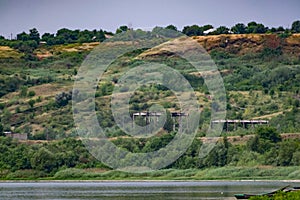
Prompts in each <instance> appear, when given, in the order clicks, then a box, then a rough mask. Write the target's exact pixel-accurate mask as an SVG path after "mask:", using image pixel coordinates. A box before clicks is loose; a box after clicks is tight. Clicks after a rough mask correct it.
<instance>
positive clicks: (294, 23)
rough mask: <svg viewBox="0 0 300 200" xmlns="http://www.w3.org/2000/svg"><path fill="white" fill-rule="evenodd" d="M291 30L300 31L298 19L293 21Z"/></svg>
mask: <svg viewBox="0 0 300 200" xmlns="http://www.w3.org/2000/svg"><path fill="white" fill-rule="evenodd" d="M292 31H293V32H294V33H300V21H299V20H297V21H294V22H293V24H292Z"/></svg>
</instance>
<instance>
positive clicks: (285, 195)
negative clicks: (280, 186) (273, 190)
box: [250, 191, 300, 200]
mask: <svg viewBox="0 0 300 200" xmlns="http://www.w3.org/2000/svg"><path fill="white" fill-rule="evenodd" d="M285 199H300V192H299V191H296V192H278V193H277V194H275V195H274V196H272V197H267V196H258V197H251V198H250V200H285Z"/></svg>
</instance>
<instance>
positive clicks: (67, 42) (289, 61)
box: [0, 21, 300, 179]
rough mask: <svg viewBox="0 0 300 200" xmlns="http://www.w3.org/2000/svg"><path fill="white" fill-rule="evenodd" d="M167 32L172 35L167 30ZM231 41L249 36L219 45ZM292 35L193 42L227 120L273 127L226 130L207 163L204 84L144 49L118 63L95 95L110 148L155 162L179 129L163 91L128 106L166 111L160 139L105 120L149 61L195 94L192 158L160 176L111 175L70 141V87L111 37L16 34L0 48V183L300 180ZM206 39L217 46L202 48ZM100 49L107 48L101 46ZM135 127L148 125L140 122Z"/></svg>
mask: <svg viewBox="0 0 300 200" xmlns="http://www.w3.org/2000/svg"><path fill="white" fill-rule="evenodd" d="M212 28H213V27H212V26H210V25H205V26H203V27H199V26H197V25H194V26H191V27H184V29H183V31H182V32H184V33H186V34H187V35H191V36H198V35H203V34H204V32H205V31H207V30H209V29H212ZM163 29H164V28H159V27H156V28H155V29H154V30H153V33H150V32H145V31H142V30H137V31H133V30H131V29H130V28H128V27H126V26H120V27H119V28H118V29H117V31H116V32H118V33H122V34H123V37H124V38H123V39H124V40H126V41H127V40H128V41H129V40H131V37H132V34H137V35H141V38H147V39H151V40H153V41H158V40H165V39H166V38H163V39H161V38H158V37H157V36H156V34H158V33H159V32H160V31H161V30H163ZM165 29H168V30H173V31H178V30H177V28H176V27H175V26H173V25H169V26H167V27H166V28H165ZM230 31H232V32H233V33H235V34H242V33H246V34H249V35H234V34H228V35H219V34H227V33H230ZM298 32H300V31H299V21H296V22H294V23H293V25H292V27H291V29H284V28H282V27H278V28H274V29H273V28H272V29H269V28H267V27H265V26H264V25H262V24H259V23H255V22H250V23H248V24H247V25H244V24H236V25H235V26H234V27H232V28H231V29H229V28H227V27H223V26H221V27H219V28H217V29H216V30H215V31H213V32H210V33H208V34H209V35H211V34H216V35H218V36H213V37H212V36H205V37H203V38H204V40H205V41H202V40H201V38H202V37H193V38H194V39H195V40H197V41H198V40H199V41H198V42H199V43H201V42H203V46H204V47H205V48H207V49H208V51H209V53H210V55H211V57H212V59H213V60H214V61H215V63H216V65H217V67H218V69H219V71H220V73H221V75H222V77H223V79H224V85H225V88H226V97H227V118H228V119H268V120H270V124H269V126H259V127H253V128H252V127H248V128H247V129H245V128H243V126H242V125H237V126H236V127H235V126H233V125H232V126H231V125H229V126H228V127H224V131H223V133H222V135H221V137H220V138H219V141H218V142H217V144H216V146H215V147H214V149H213V150H212V151H211V152H210V153H209V154H208V155H207V156H206V157H204V158H199V150H200V147H201V145H203V143H204V142H206V138H205V135H206V131H207V129H208V127H209V125H210V124H209V122H210V114H211V109H210V108H211V106H218V105H215V104H212V100H211V99H212V98H211V96H210V94H209V92H208V89H207V86H206V85H205V82H204V79H203V77H201V76H200V75H199V74H197V73H195V69H193V68H192V66H191V65H190V64H189V63H187V62H186V60H184V59H182V58H180V57H179V56H177V55H173V54H167V53H166V52H165V51H160V50H157V51H156V52H155V53H154V55H152V54H151V51H149V50H148V49H140V50H137V51H133V52H129V53H126V54H124V55H122V56H120V57H119V58H118V59H117V60H115V61H114V62H113V63H112V64H111V65H110V66H109V68H108V69H107V70H106V71H105V73H104V75H103V77H102V79H101V81H100V82H99V83H98V85H96V86H95V89H96V93H95V109H96V113H97V117H98V121H99V124H100V125H101V127H103V128H104V131H105V134H106V136H107V137H108V138H109V139H110V140H111V142H113V143H114V144H115V145H116V146H118V147H120V148H122V149H125V150H128V151H130V152H134V153H145V152H152V151H155V150H158V149H160V148H162V147H164V146H166V145H167V144H168V143H169V142H170V141H171V140H172V139H173V138H174V136H175V135H176V132H174V131H173V127H174V126H175V127H176V128H178V122H176V121H175V122H174V121H173V120H172V119H171V116H170V112H173V111H178V112H179V111H180V103H179V102H178V100H177V98H176V96H175V95H174V93H173V92H172V91H171V90H169V89H168V88H166V87H164V86H163V85H160V84H149V85H144V86H142V87H140V88H138V89H137V90H135V91H134V95H133V96H132V97H131V98H130V101H129V104H130V106H129V112H130V114H132V113H134V112H141V111H147V110H149V109H150V108H151V106H153V105H155V104H160V105H162V106H163V107H165V108H167V110H168V111H167V119H166V122H167V123H165V125H164V127H163V128H162V129H161V130H160V131H159V132H158V134H157V135H154V136H152V137H150V138H135V137H131V136H129V135H127V134H126V133H124V132H123V131H122V130H121V129H120V128H119V127H118V126H117V125H116V123H115V121H114V118H113V116H112V113H111V109H110V107H111V105H110V104H111V96H110V95H111V94H112V92H113V90H114V86H115V85H116V84H117V83H118V80H119V78H120V77H121V76H122V75H123V74H124V73H125V72H126V71H128V70H129V69H132V68H134V67H136V66H139V65H141V64H144V63H146V62H147V61H151V62H157V63H160V64H165V65H167V66H170V67H172V68H174V69H176V70H177V71H179V72H180V73H181V74H182V75H183V76H184V77H185V78H186V79H187V80H188V81H189V83H190V84H191V86H192V87H193V89H194V91H195V95H196V98H197V100H198V101H199V104H200V108H201V111H202V113H201V120H200V124H199V130H198V132H197V135H196V138H195V140H194V142H193V143H192V145H191V146H190V148H189V149H188V150H187V151H186V152H185V153H184V154H183V155H182V156H181V157H180V158H179V159H178V160H177V161H176V162H174V163H172V164H171V165H169V166H167V167H166V168H165V169H162V170H160V171H156V172H147V173H146V172H145V173H141V174H132V173H125V172H119V171H114V170H111V169H110V168H109V167H107V166H105V165H104V164H103V163H101V162H100V161H97V160H96V159H95V158H93V157H92V156H91V155H90V154H89V153H88V152H87V150H86V149H85V147H84V146H83V144H82V143H81V141H80V140H79V139H78V138H77V134H76V129H75V127H74V122H73V116H72V105H71V99H72V95H74V94H75V95H78V94H77V92H78V91H72V86H73V82H74V80H75V79H77V78H80V77H77V71H78V69H79V67H80V65H81V63H82V61H83V60H84V59H85V57H86V56H87V55H88V54H89V52H90V51H91V50H92V49H93V48H94V46H95V45H97V44H98V43H97V44H94V42H95V41H97V42H102V41H103V40H104V39H105V37H106V36H108V35H112V34H110V33H107V32H105V31H101V30H100V31H79V30H75V31H72V30H68V29H61V30H58V31H57V33H56V35H52V34H44V35H43V36H42V37H40V34H39V33H38V31H37V30H36V29H31V30H30V31H29V33H25V32H24V33H21V34H18V36H17V40H12V41H10V40H6V39H5V38H1V39H0V44H1V45H6V46H10V47H11V48H10V47H3V48H2V47H1V48H0V72H1V73H0V87H1V91H0V135H1V136H0V178H1V179H36V178H45V179H187V178H189V179H299V178H300V177H299V176H300V172H299V169H298V168H299V166H300V141H299V132H300V123H299V122H300V90H299V87H300V76H299V74H300V68H299V66H300V52H299V50H298V48H296V47H297V45H299V43H300V39H299V38H300V37H299V35H298V34H293V33H298ZM250 33H252V34H250ZM254 33H255V34H254ZM258 33H259V34H258ZM264 33H267V34H264ZM172 34H174V32H173V33H172ZM172 34H170V35H166V37H167V36H169V37H172V36H174V35H172ZM94 36H96V39H93V38H94ZM209 37H211V38H215V40H213V41H209V40H206V39H205V38H209ZM199 38H200V39H199ZM216 38H217V39H216ZM41 41H46V42H47V44H43V43H40V42H41ZM110 42H111V43H113V42H114V39H112V40H111V41H110ZM109 44H110V43H109ZM100 45H103V47H104V48H106V46H105V45H107V44H106V43H100ZM295 46H296V47H295ZM107 48H109V47H107ZM176 84H177V83H176V81H174V85H176ZM122 89H123V90H124V91H123V92H126V91H127V90H128V88H122ZM182 95H184V94H182ZM74 112H77V111H76V110H75V111H74ZM135 122H136V123H137V124H139V125H141V126H143V125H145V124H146V122H145V120H144V119H143V118H142V117H137V118H136V119H135ZM225 130H228V131H229V132H226V131H225ZM7 131H11V132H14V133H20V134H26V135H27V136H28V138H29V140H27V141H17V140H14V139H11V138H8V137H5V134H4V132H7ZM283 133H289V134H291V135H289V134H283Z"/></svg>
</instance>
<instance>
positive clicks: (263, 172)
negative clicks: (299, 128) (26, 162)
mask: <svg viewBox="0 0 300 200" xmlns="http://www.w3.org/2000/svg"><path fill="white" fill-rule="evenodd" d="M2 180H33V181H35V180H100V181H101V180H103V181H105V180H116V181H121V180H125V181H135V180H137V181H141V180H145V181H151V180H154V181H155V180H174V181H176V180H179V181H180V180H183V181H186V180H191V181H193V180H195V181H197V180H300V169H299V166H294V167H271V166H257V167H230V166H227V167H220V168H207V169H185V170H178V169H163V170H157V171H150V172H143V173H130V172H122V171H116V170H108V171H105V170H91V169H77V168H67V169H62V170H59V171H58V172H56V173H55V174H53V175H52V176H43V174H42V173H41V172H37V171H28V170H26V171H24V170H23V171H22V170H19V171H16V172H12V173H10V174H8V175H7V176H5V177H2Z"/></svg>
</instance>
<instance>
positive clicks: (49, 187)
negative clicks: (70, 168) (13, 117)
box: [0, 181, 300, 200]
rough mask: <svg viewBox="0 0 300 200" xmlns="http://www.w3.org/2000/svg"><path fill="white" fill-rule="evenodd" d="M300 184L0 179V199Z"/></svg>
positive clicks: (177, 195)
mask: <svg viewBox="0 0 300 200" xmlns="http://www.w3.org/2000/svg"><path fill="white" fill-rule="evenodd" d="M289 184H290V185H293V186H299V185H300V183H299V182H298V183H293V182H291V183H287V182H280V181H279V182H277V181H271V182H268V181H195V182H190V181H150V182H149V181H134V182H127V181H124V182H118V181H112V182H107V181H105V182H93V181H87V182H85V181H84V182H69V181H68V182H0V199H1V200H5V199H63V200H65V199H104V200H112V199H114V200H121V199H122V200H123V199H124V200H129V199H130V200H132V199H133V200H134V199H143V200H148V199H149V200H150V199H151V200H152V199H154V200H162V199H188V200H190V199H219V200H220V199H227V200H229V199H235V198H234V197H233V194H236V193H263V192H269V191H273V190H275V189H278V188H280V187H282V186H286V185H289Z"/></svg>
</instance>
